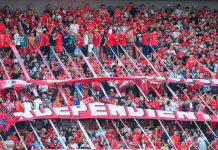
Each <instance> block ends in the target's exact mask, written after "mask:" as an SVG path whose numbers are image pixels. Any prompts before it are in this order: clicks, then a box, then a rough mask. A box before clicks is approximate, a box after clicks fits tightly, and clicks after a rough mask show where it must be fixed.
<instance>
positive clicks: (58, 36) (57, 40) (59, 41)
mask: <svg viewBox="0 0 218 150" xmlns="http://www.w3.org/2000/svg"><path fill="white" fill-rule="evenodd" d="M62 37H63V35H62V34H61V33H59V32H57V33H56V34H55V38H54V40H55V50H56V52H57V53H63V41H62Z"/></svg>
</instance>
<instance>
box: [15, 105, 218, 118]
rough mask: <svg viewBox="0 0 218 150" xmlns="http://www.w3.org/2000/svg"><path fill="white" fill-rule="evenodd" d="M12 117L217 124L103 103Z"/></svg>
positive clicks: (199, 115)
mask: <svg viewBox="0 0 218 150" xmlns="http://www.w3.org/2000/svg"><path fill="white" fill-rule="evenodd" d="M14 116H17V118H20V119H19V120H17V122H21V121H29V120H36V119H95V118H99V119H131V118H137V119H154V120H179V121H207V122H218V115H209V114H202V113H195V112H181V111H175V112H171V111H162V110H151V109H141V108H134V107H125V106H117V105H111V104H104V103H90V104H87V105H79V106H66V107H53V108H46V109H43V110H39V109H35V110H32V111H30V112H25V113H24V112H17V113H14Z"/></svg>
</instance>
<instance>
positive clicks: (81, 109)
mask: <svg viewBox="0 0 218 150" xmlns="http://www.w3.org/2000/svg"><path fill="white" fill-rule="evenodd" d="M70 108H71V111H72V113H73V116H80V112H85V111H87V110H88V108H87V106H86V105H79V106H71V107H70Z"/></svg>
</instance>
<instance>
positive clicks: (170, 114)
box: [157, 110, 176, 119]
mask: <svg viewBox="0 0 218 150" xmlns="http://www.w3.org/2000/svg"><path fill="white" fill-rule="evenodd" d="M157 114H158V117H160V118H166V119H167V118H173V119H175V118H176V117H175V115H174V112H173V111H162V110H157Z"/></svg>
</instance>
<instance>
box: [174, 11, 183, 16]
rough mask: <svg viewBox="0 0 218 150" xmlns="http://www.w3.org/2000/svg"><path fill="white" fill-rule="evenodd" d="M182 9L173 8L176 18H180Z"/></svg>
mask: <svg viewBox="0 0 218 150" xmlns="http://www.w3.org/2000/svg"><path fill="white" fill-rule="evenodd" d="M182 13H183V10H181V9H175V14H176V16H177V17H178V18H180V17H181V16H182Z"/></svg>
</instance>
